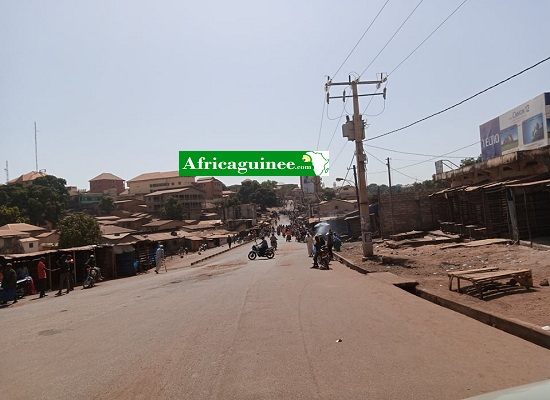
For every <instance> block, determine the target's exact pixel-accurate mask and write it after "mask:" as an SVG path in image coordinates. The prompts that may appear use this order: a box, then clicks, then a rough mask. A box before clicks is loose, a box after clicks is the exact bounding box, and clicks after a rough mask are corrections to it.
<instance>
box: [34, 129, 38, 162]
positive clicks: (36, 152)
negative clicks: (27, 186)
mask: <svg viewBox="0 0 550 400" xmlns="http://www.w3.org/2000/svg"><path fill="white" fill-rule="evenodd" d="M36 132H37V130H36V121H34V158H35V160H36V170H35V171H36V172H38V144H37V141H36Z"/></svg>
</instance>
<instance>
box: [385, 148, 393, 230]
mask: <svg viewBox="0 0 550 400" xmlns="http://www.w3.org/2000/svg"><path fill="white" fill-rule="evenodd" d="M387 161H388V163H387V164H386V165H387V166H388V183H389V185H390V212H391V233H392V235H393V234H394V233H395V228H394V226H393V195H392V189H391V167H390V158H389V157H388V158H387Z"/></svg>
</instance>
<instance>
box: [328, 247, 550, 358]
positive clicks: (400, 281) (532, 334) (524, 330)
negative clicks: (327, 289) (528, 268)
mask: <svg viewBox="0 0 550 400" xmlns="http://www.w3.org/2000/svg"><path fill="white" fill-rule="evenodd" d="M334 258H335V260H337V261H340V263H342V264H344V265H346V266H347V267H348V268H351V269H353V270H355V271H357V272H359V273H362V274H368V276H369V277H372V278H373V279H376V280H379V281H384V282H386V283H388V284H391V285H394V286H397V287H399V288H401V289H405V290H407V291H409V292H411V293H414V294H415V295H417V296H419V297H421V298H423V299H425V300H429V301H431V302H432V303H435V304H438V305H440V306H442V307H445V308H448V309H450V310H453V311H456V312H458V313H461V314H463V315H466V316H468V317H470V318H473V319H476V320H478V321H480V322H483V323H484V324H487V325H491V326H492V327H494V328H497V329H500V330H502V331H504V332H506V333H509V334H511V335H514V336H517V337H520V338H522V339H524V340H527V341H529V342H531V343H534V344H536V345H539V346H541V347H544V348H546V349H550V333H547V332H545V331H541V330H540V327H539V326H536V325H533V324H529V323H527V322H524V321H519V320H516V319H512V318H506V317H505V316H502V315H496V314H489V313H487V312H486V311H483V310H479V309H476V308H474V307H471V306H469V305H465V304H460V303H458V302H456V301H453V300H450V299H447V298H444V297H441V296H438V295H437V294H434V293H432V292H430V291H429V290H426V289H422V288H419V287H418V286H417V285H418V282H416V281H413V280H410V279H406V278H403V277H400V276H397V275H395V274H392V273H390V272H368V271H367V270H366V269H364V268H362V267H361V266H359V265H356V264H354V263H352V262H351V261H349V260H347V259H346V258H344V257H342V256H341V255H339V254H337V253H334Z"/></svg>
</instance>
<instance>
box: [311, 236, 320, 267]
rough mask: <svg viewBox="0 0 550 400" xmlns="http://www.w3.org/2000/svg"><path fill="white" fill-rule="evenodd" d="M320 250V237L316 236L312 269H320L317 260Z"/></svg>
mask: <svg viewBox="0 0 550 400" xmlns="http://www.w3.org/2000/svg"><path fill="white" fill-rule="evenodd" d="M320 250H321V245H320V244H319V235H315V238H314V239H313V265H312V266H311V268H319V264H318V263H317V258H318V256H319V252H320Z"/></svg>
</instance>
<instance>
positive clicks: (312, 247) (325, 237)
mask: <svg viewBox="0 0 550 400" xmlns="http://www.w3.org/2000/svg"><path fill="white" fill-rule="evenodd" d="M305 241H306V245H307V254H308V256H309V257H313V266H312V267H311V268H319V262H318V261H319V255H320V253H321V251H320V250H321V249H322V248H323V247H324V246H326V250H327V252H328V256H329V260H332V259H333V258H334V254H333V249H335V250H336V251H340V246H341V244H342V242H341V240H340V238H339V237H338V235H336V234H335V233H334V232H332V229H329V230H328V232H327V233H326V234H317V235H315V236H312V235H310V234H309V232H308V233H307V234H306V239H305Z"/></svg>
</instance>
